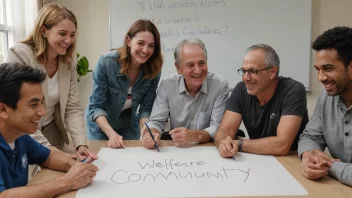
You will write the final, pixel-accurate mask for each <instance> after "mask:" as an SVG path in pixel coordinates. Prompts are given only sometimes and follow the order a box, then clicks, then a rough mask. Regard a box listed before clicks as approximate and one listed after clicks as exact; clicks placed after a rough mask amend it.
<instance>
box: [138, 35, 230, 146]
mask: <svg viewBox="0 0 352 198" xmlns="http://www.w3.org/2000/svg"><path fill="white" fill-rule="evenodd" d="M174 56H175V61H176V62H175V66H176V69H177V73H178V74H180V75H177V74H175V75H172V76H170V77H168V78H166V79H163V80H162V81H161V83H160V86H159V88H158V93H157V96H156V99H155V101H154V105H153V109H152V113H151V116H150V117H149V120H148V125H149V126H150V128H151V130H152V133H154V136H155V139H156V141H157V142H158V141H159V140H160V133H161V132H163V131H164V126H165V122H167V120H168V118H170V129H171V131H170V135H171V137H172V140H173V142H174V143H175V145H176V146H182V145H186V144H189V143H192V142H196V143H199V142H209V141H210V140H211V138H212V137H213V136H214V134H215V131H216V130H217V128H218V126H219V124H220V121H221V118H222V115H223V113H224V110H225V102H226V100H227V98H228V94H229V86H228V82H227V81H226V80H225V79H224V78H223V77H220V76H218V75H216V74H214V73H211V72H208V65H207V51H206V48H205V46H204V43H203V42H202V41H201V40H199V39H186V40H183V41H181V42H180V43H179V44H178V45H177V46H176V47H175V51H174ZM142 144H143V146H144V147H146V148H154V142H153V140H152V139H151V136H150V135H149V134H148V131H147V129H144V131H143V133H142Z"/></svg>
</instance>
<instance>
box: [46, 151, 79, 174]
mask: <svg viewBox="0 0 352 198" xmlns="http://www.w3.org/2000/svg"><path fill="white" fill-rule="evenodd" d="M76 163H77V161H76V160H74V159H72V158H70V157H69V156H67V155H66V153H64V152H62V151H55V150H51V152H50V155H49V157H48V159H47V160H46V161H45V162H44V163H43V164H42V166H43V167H46V168H50V169H53V170H58V171H65V172H67V171H68V170H70V168H71V167H72V166H73V165H74V164H76Z"/></svg>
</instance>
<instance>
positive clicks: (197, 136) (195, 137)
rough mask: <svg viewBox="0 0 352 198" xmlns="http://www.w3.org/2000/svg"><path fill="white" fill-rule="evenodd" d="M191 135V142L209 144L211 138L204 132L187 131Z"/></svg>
mask: <svg viewBox="0 0 352 198" xmlns="http://www.w3.org/2000/svg"><path fill="white" fill-rule="evenodd" d="M188 133H191V142H198V143H205V142H210V140H211V137H210V135H209V133H208V132H207V131H205V130H188Z"/></svg>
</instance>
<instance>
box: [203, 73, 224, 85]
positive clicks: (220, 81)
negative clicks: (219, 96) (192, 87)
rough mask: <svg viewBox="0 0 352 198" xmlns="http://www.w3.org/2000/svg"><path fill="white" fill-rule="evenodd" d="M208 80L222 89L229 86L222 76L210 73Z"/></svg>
mask: <svg viewBox="0 0 352 198" xmlns="http://www.w3.org/2000/svg"><path fill="white" fill-rule="evenodd" d="M207 80H208V82H211V83H216V84H218V85H219V86H221V87H222V86H225V85H226V86H228V84H229V83H228V81H227V79H226V78H225V77H223V76H221V75H220V74H216V73H212V72H208V75H207Z"/></svg>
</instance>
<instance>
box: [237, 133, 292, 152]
mask: <svg viewBox="0 0 352 198" xmlns="http://www.w3.org/2000/svg"><path fill="white" fill-rule="evenodd" d="M291 145H292V143H291V144H290V143H288V142H286V141H284V140H280V139H278V138H277V137H266V138H261V139H255V140H244V141H243V144H242V151H244V152H247V153H256V154H263V155H287V154H288V152H289V151H290V148H291Z"/></svg>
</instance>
